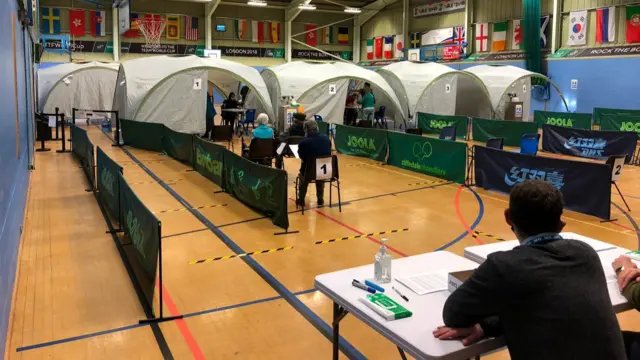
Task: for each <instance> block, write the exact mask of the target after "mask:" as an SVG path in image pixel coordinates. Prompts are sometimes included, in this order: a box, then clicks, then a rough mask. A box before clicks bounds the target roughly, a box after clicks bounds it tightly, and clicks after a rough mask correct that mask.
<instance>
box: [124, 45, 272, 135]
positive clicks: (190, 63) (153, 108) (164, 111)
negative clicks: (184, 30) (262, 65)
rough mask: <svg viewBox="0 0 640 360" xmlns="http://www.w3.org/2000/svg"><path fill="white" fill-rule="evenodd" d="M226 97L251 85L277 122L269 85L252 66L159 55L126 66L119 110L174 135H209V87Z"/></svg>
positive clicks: (195, 57) (125, 114)
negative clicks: (164, 126)
mask: <svg viewBox="0 0 640 360" xmlns="http://www.w3.org/2000/svg"><path fill="white" fill-rule="evenodd" d="M208 82H212V83H213V84H214V85H215V86H216V87H217V88H218V89H219V90H220V91H221V92H222V93H224V94H228V93H230V92H238V90H239V88H240V84H244V85H247V86H248V87H249V88H250V89H251V93H254V94H255V96H256V97H257V100H258V101H259V102H260V103H261V104H262V106H263V108H264V112H265V113H267V115H268V116H269V117H270V118H273V109H272V108H271V103H270V97H269V93H268V90H267V87H266V85H265V83H264V80H263V79H262V77H261V76H260V74H259V73H258V71H257V70H255V69H254V68H252V67H249V66H246V65H243V64H240V63H237V62H233V61H228V60H222V59H214V58H201V57H198V56H195V55H191V56H155V57H148V58H141V59H137V60H131V61H127V62H125V63H122V65H121V67H120V70H119V74H118V80H117V84H116V91H115V95H114V97H113V107H114V109H117V110H119V111H120V113H121V114H124V115H121V116H122V117H123V118H124V119H130V120H136V121H142V122H152V123H161V124H164V125H166V126H168V127H169V128H171V129H172V130H175V131H180V132H186V133H202V132H204V130H205V121H204V118H205V111H206V95H205V94H206V92H207V87H208V86H207V84H208Z"/></svg>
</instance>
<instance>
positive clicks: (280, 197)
mask: <svg viewBox="0 0 640 360" xmlns="http://www.w3.org/2000/svg"><path fill="white" fill-rule="evenodd" d="M223 169H224V170H223V171H224V177H225V180H224V181H225V185H226V190H227V192H228V193H230V194H231V195H232V196H233V197H235V198H237V199H238V200H240V201H242V202H243V203H244V204H246V205H248V206H250V207H252V208H253V209H255V210H257V211H258V212H260V213H263V214H265V215H266V216H269V217H270V218H271V219H272V221H273V224H274V225H276V226H280V227H281V228H284V229H287V228H289V216H288V214H287V201H288V200H287V173H286V172H285V171H283V170H278V169H274V168H271V167H267V166H262V165H259V164H256V163H253V162H251V161H249V160H247V159H244V158H242V157H241V156H239V155H236V154H234V153H232V152H231V151H225V152H224V166H223Z"/></svg>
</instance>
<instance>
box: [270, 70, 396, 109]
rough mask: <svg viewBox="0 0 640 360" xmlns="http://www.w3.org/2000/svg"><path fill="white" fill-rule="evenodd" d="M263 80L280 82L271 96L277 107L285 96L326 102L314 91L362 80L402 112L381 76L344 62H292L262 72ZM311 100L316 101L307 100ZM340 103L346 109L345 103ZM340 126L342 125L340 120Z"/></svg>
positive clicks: (306, 101)
mask: <svg viewBox="0 0 640 360" xmlns="http://www.w3.org/2000/svg"><path fill="white" fill-rule="evenodd" d="M262 76H263V77H264V78H265V79H272V78H275V81H276V82H277V85H278V86H276V88H275V89H272V91H271V92H270V93H271V96H272V97H273V98H272V100H273V103H274V104H279V101H280V99H281V98H282V97H283V96H291V97H293V98H294V99H296V100H298V102H300V103H302V104H305V103H309V102H313V101H315V100H318V101H327V99H323V98H318V96H320V97H322V96H324V94H321V93H319V92H318V91H314V89H317V88H318V87H321V86H328V84H329V83H333V82H336V83H337V82H340V81H344V80H362V81H366V82H369V83H371V84H372V86H373V87H374V88H375V89H376V90H377V91H381V92H382V93H383V94H384V95H385V96H386V97H388V98H389V99H390V101H391V103H392V104H393V106H394V107H396V108H397V109H398V110H400V111H401V109H402V105H401V103H400V101H399V100H398V98H397V96H396V94H395V92H394V91H393V89H392V88H391V86H390V85H389V83H387V81H386V80H385V79H384V78H383V77H382V76H380V75H379V74H377V73H376V72H374V71H371V70H367V69H364V68H362V67H360V66H357V65H355V64H352V63H347V62H342V61H339V62H333V63H310V62H304V61H293V62H290V63H285V64H281V65H277V66H272V67H269V68H267V69H265V70H263V71H262ZM269 86H273V84H269ZM338 87H339V88H341V86H340V84H338ZM270 88H271V87H270ZM338 94H340V95H342V92H341V91H340V90H339V91H338ZM311 96H312V97H314V99H309V98H308V97H311ZM345 96H346V93H345ZM340 101H341V102H342V107H343V108H344V101H345V99H341V100H340ZM335 104H336V105H338V102H335ZM274 106H275V105H274ZM324 108H326V106H325V107H324ZM336 113H339V111H336ZM403 115H404V114H403ZM340 116H341V115H340ZM340 122H342V121H341V120H340Z"/></svg>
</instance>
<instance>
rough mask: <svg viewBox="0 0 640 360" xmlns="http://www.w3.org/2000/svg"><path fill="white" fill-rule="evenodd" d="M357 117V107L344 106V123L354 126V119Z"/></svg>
mask: <svg viewBox="0 0 640 360" xmlns="http://www.w3.org/2000/svg"><path fill="white" fill-rule="evenodd" d="M357 119H358V109H355V108H346V109H344V124H345V125H351V126H356V120H357Z"/></svg>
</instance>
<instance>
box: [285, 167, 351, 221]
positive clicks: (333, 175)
mask: <svg viewBox="0 0 640 360" xmlns="http://www.w3.org/2000/svg"><path fill="white" fill-rule="evenodd" d="M329 165H330V166H331V167H330V168H329ZM317 169H322V170H323V171H322V172H321V173H320V174H318V173H317V172H316V170H317ZM303 181H304V182H306V183H308V184H311V183H316V182H318V181H322V182H328V183H329V207H331V206H332V204H333V198H332V195H333V191H332V190H333V187H336V188H337V189H338V210H339V211H340V212H342V199H341V195H340V171H339V170H338V157H337V156H336V155H331V156H323V157H318V158H315V159H313V160H311V161H309V162H307V163H306V164H305V168H304V178H301V177H300V174H298V177H296V208H297V207H298V202H299V200H302V215H304V199H300V198H299V194H300V186H301V185H302V182H303Z"/></svg>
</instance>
